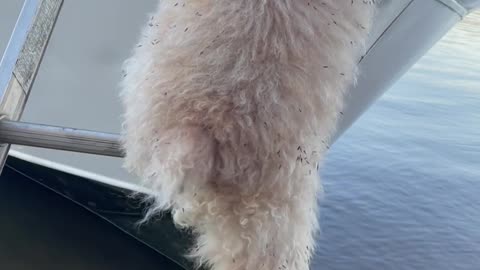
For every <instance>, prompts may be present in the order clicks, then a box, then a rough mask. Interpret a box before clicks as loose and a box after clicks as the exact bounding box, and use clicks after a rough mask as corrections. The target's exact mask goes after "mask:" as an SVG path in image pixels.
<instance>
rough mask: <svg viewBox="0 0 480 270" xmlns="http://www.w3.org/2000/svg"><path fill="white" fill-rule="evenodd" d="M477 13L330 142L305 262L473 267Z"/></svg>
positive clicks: (476, 246)
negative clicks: (317, 223)
mask: <svg viewBox="0 0 480 270" xmlns="http://www.w3.org/2000/svg"><path fill="white" fill-rule="evenodd" d="M479 165H480V13H476V14H472V15H470V17H468V18H467V19H466V20H465V22H463V23H462V24H460V25H458V26H457V27H456V28H455V29H454V30H452V31H451V32H450V33H449V35H447V36H446V37H445V38H444V39H443V41H442V42H441V43H440V44H437V45H436V46H435V47H434V48H433V49H432V50H431V51H430V52H429V53H428V55H426V56H425V57H424V58H423V59H422V60H421V61H420V62H419V63H418V64H417V65H416V66H415V67H414V68H413V69H412V70H411V71H410V72H409V73H408V74H407V75H406V76H405V77H404V78H403V79H401V80H400V81H399V82H398V83H397V84H396V85H395V86H394V87H393V88H392V89H391V90H390V91H389V92H387V93H386V94H385V95H384V96H383V98H381V100H380V101H379V102H378V103H377V104H376V105H374V106H373V107H372V108H371V109H370V110H369V111H368V112H367V113H366V114H365V115H364V116H363V117H362V118H361V120H359V121H358V122H357V123H356V124H355V125H354V126H353V127H352V128H351V129H350V130H349V131H348V132H347V133H346V134H345V136H343V137H342V138H341V139H340V140H339V141H338V142H337V143H336V144H335V145H334V147H333V148H332V149H331V152H330V154H329V156H328V158H327V162H326V166H325V167H324V172H323V183H324V189H325V199H324V202H323V206H322V211H321V224H322V233H321V235H320V241H319V249H318V252H317V257H316V259H315V264H316V267H314V269H329V270H334V269H335V270H343V269H345V270H347V269H348V270H352V269H355V270H372V269H382V270H385V269H395V270H406V269H415V270H418V269H435V270H460V269H468V270H478V269H480V166H479Z"/></svg>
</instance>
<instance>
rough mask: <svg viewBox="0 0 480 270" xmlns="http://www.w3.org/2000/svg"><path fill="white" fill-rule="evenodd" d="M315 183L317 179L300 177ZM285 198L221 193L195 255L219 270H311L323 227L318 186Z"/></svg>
mask: <svg viewBox="0 0 480 270" xmlns="http://www.w3.org/2000/svg"><path fill="white" fill-rule="evenodd" d="M296 180H300V181H308V182H310V183H312V184H313V182H316V181H318V180H317V179H313V178H312V179H308V180H307V179H296ZM305 188H306V189H305V190H303V193H300V194H298V195H295V196H293V197H292V198H290V199H286V200H285V201H268V200H267V199H266V198H261V197H257V198H252V197H246V198H240V201H238V202H236V203H232V202H231V198H228V197H222V196H220V197H217V199H216V200H214V201H211V202H210V203H209V204H208V208H209V209H208V210H209V212H208V213H209V215H207V216H205V218H204V220H203V224H202V225H201V226H198V227H197V233H198V235H199V237H198V239H197V246H196V247H195V249H194V250H193V252H192V255H193V256H194V257H195V258H196V259H197V262H198V263H199V264H205V265H209V266H211V269H213V270H227V269H228V270H235V269H238V270H261V269H263V270H272V269H292V270H305V269H309V260H310V258H311V255H312V251H313V249H314V245H315V244H314V234H315V231H316V229H317V219H316V215H315V212H316V208H317V204H316V198H315V193H316V192H315V184H313V185H312V186H311V187H309V188H307V186H305Z"/></svg>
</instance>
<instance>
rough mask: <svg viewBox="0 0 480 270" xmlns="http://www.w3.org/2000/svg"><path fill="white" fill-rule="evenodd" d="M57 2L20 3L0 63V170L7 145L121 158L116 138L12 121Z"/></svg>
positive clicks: (28, 86)
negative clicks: (16, 17)
mask: <svg viewBox="0 0 480 270" xmlns="http://www.w3.org/2000/svg"><path fill="white" fill-rule="evenodd" d="M62 4H63V0H25V1H24V4H23V7H22V10H21V12H20V15H19V17H18V20H17V23H16V25H15V29H14V31H13V33H12V35H11V37H10V40H9V43H8V46H7V48H6V50H5V53H4V54H3V57H2V60H1V62H0V119H1V120H0V144H1V145H0V171H1V169H2V168H3V166H4V164H5V160H6V158H7V155H8V151H9V149H10V144H19V145H25V146H33V147H42V148H50V149H57V150H67V151H74V152H81V153H89V154H97V155H106V156H114V157H123V151H122V150H121V147H120V142H119V141H120V140H119V135H118V134H112V133H102V132H96V131H89V130H80V129H74V128H66V127H55V126H47V125H41V124H33V123H24V122H18V120H19V119H20V117H21V115H22V112H23V110H24V107H25V104H26V102H27V99H28V96H29V94H30V90H31V88H32V85H33V83H34V81H35V77H36V75H37V72H38V68H39V66H40V64H41V62H42V58H43V55H44V54H45V51H46V48H47V45H48V41H49V40H50V36H51V34H52V32H53V29H54V26H55V23H56V21H57V18H58V15H59V13H60V10H61V7H62Z"/></svg>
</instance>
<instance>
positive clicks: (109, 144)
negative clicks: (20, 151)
mask: <svg viewBox="0 0 480 270" xmlns="http://www.w3.org/2000/svg"><path fill="white" fill-rule="evenodd" d="M0 143H8V144H16V145H24V146H32V147H41V148H49V149H56V150H64V151H73V152H79V153H87V154H95V155H103V156H111V157H123V156H124V153H123V151H122V148H121V144H120V135H118V134H114V133H106V132H98V131H92V130H83V129H77V128H67V127H58V126H49V125H42V124H33V123H25V122H18V121H9V120H0Z"/></svg>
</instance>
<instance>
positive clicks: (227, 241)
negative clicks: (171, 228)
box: [122, 0, 374, 270]
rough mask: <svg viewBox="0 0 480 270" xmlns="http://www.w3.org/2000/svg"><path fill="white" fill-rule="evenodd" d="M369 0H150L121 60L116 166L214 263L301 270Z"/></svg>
mask: <svg viewBox="0 0 480 270" xmlns="http://www.w3.org/2000/svg"><path fill="white" fill-rule="evenodd" d="M373 13H374V5H371V3H370V1H362V0H310V1H308V0H228V1H227V0H190V1H188V0H184V1H182V0H162V1H160V4H159V6H158V9H157V10H156V11H155V13H154V14H152V16H151V18H150V21H149V22H148V25H147V26H146V27H145V29H144V31H143V35H142V37H141V40H140V43H139V44H138V45H137V47H136V48H135V50H134V53H133V56H132V57H131V58H130V59H129V60H128V61H127V62H126V64H125V72H126V75H125V78H124V81H123V84H122V87H123V90H122V100H123V102H124V106H125V110H126V112H125V115H124V117H125V123H124V136H123V137H124V147H125V149H126V166H127V168H128V169H130V170H131V171H133V172H135V173H136V174H138V175H139V176H140V177H141V178H142V179H144V180H145V183H146V184H147V186H148V187H149V188H151V189H152V190H153V192H154V194H155V206H154V208H153V209H151V211H150V212H149V214H152V213H157V212H159V211H164V210H171V211H172V213H173V217H174V222H175V223H176V224H177V225H178V226H180V227H182V228H191V229H192V230H193V232H194V234H195V235H196V246H195V247H193V248H192V249H191V253H190V254H189V256H191V258H193V259H194V260H195V261H196V263H197V264H198V265H204V266H208V267H211V268H212V269H215V270H235V269H239V270H258V269H265V270H274V269H275V270H277V269H292V270H305V269H308V268H309V261H310V258H311V256H312V253H313V248H314V246H315V241H314V236H315V232H316V230H317V227H318V224H317V216H316V212H317V197H318V195H319V192H320V191H321V187H320V183H319V180H318V175H317V173H316V172H317V170H318V166H319V163H320V161H321V159H322V156H323V154H324V153H325V150H326V148H327V143H328V138H329V136H330V135H331V133H332V132H333V131H334V129H335V124H336V120H337V118H338V117H339V114H340V111H341V108H342V99H343V95H344V92H345V90H346V89H347V88H348V87H349V86H350V85H351V84H352V83H353V82H354V80H355V77H356V65H357V63H358V61H359V59H360V57H361V55H362V54H363V53H364V43H365V39H366V37H367V32H368V29H369V27H370V25H371V19H372V16H373Z"/></svg>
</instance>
